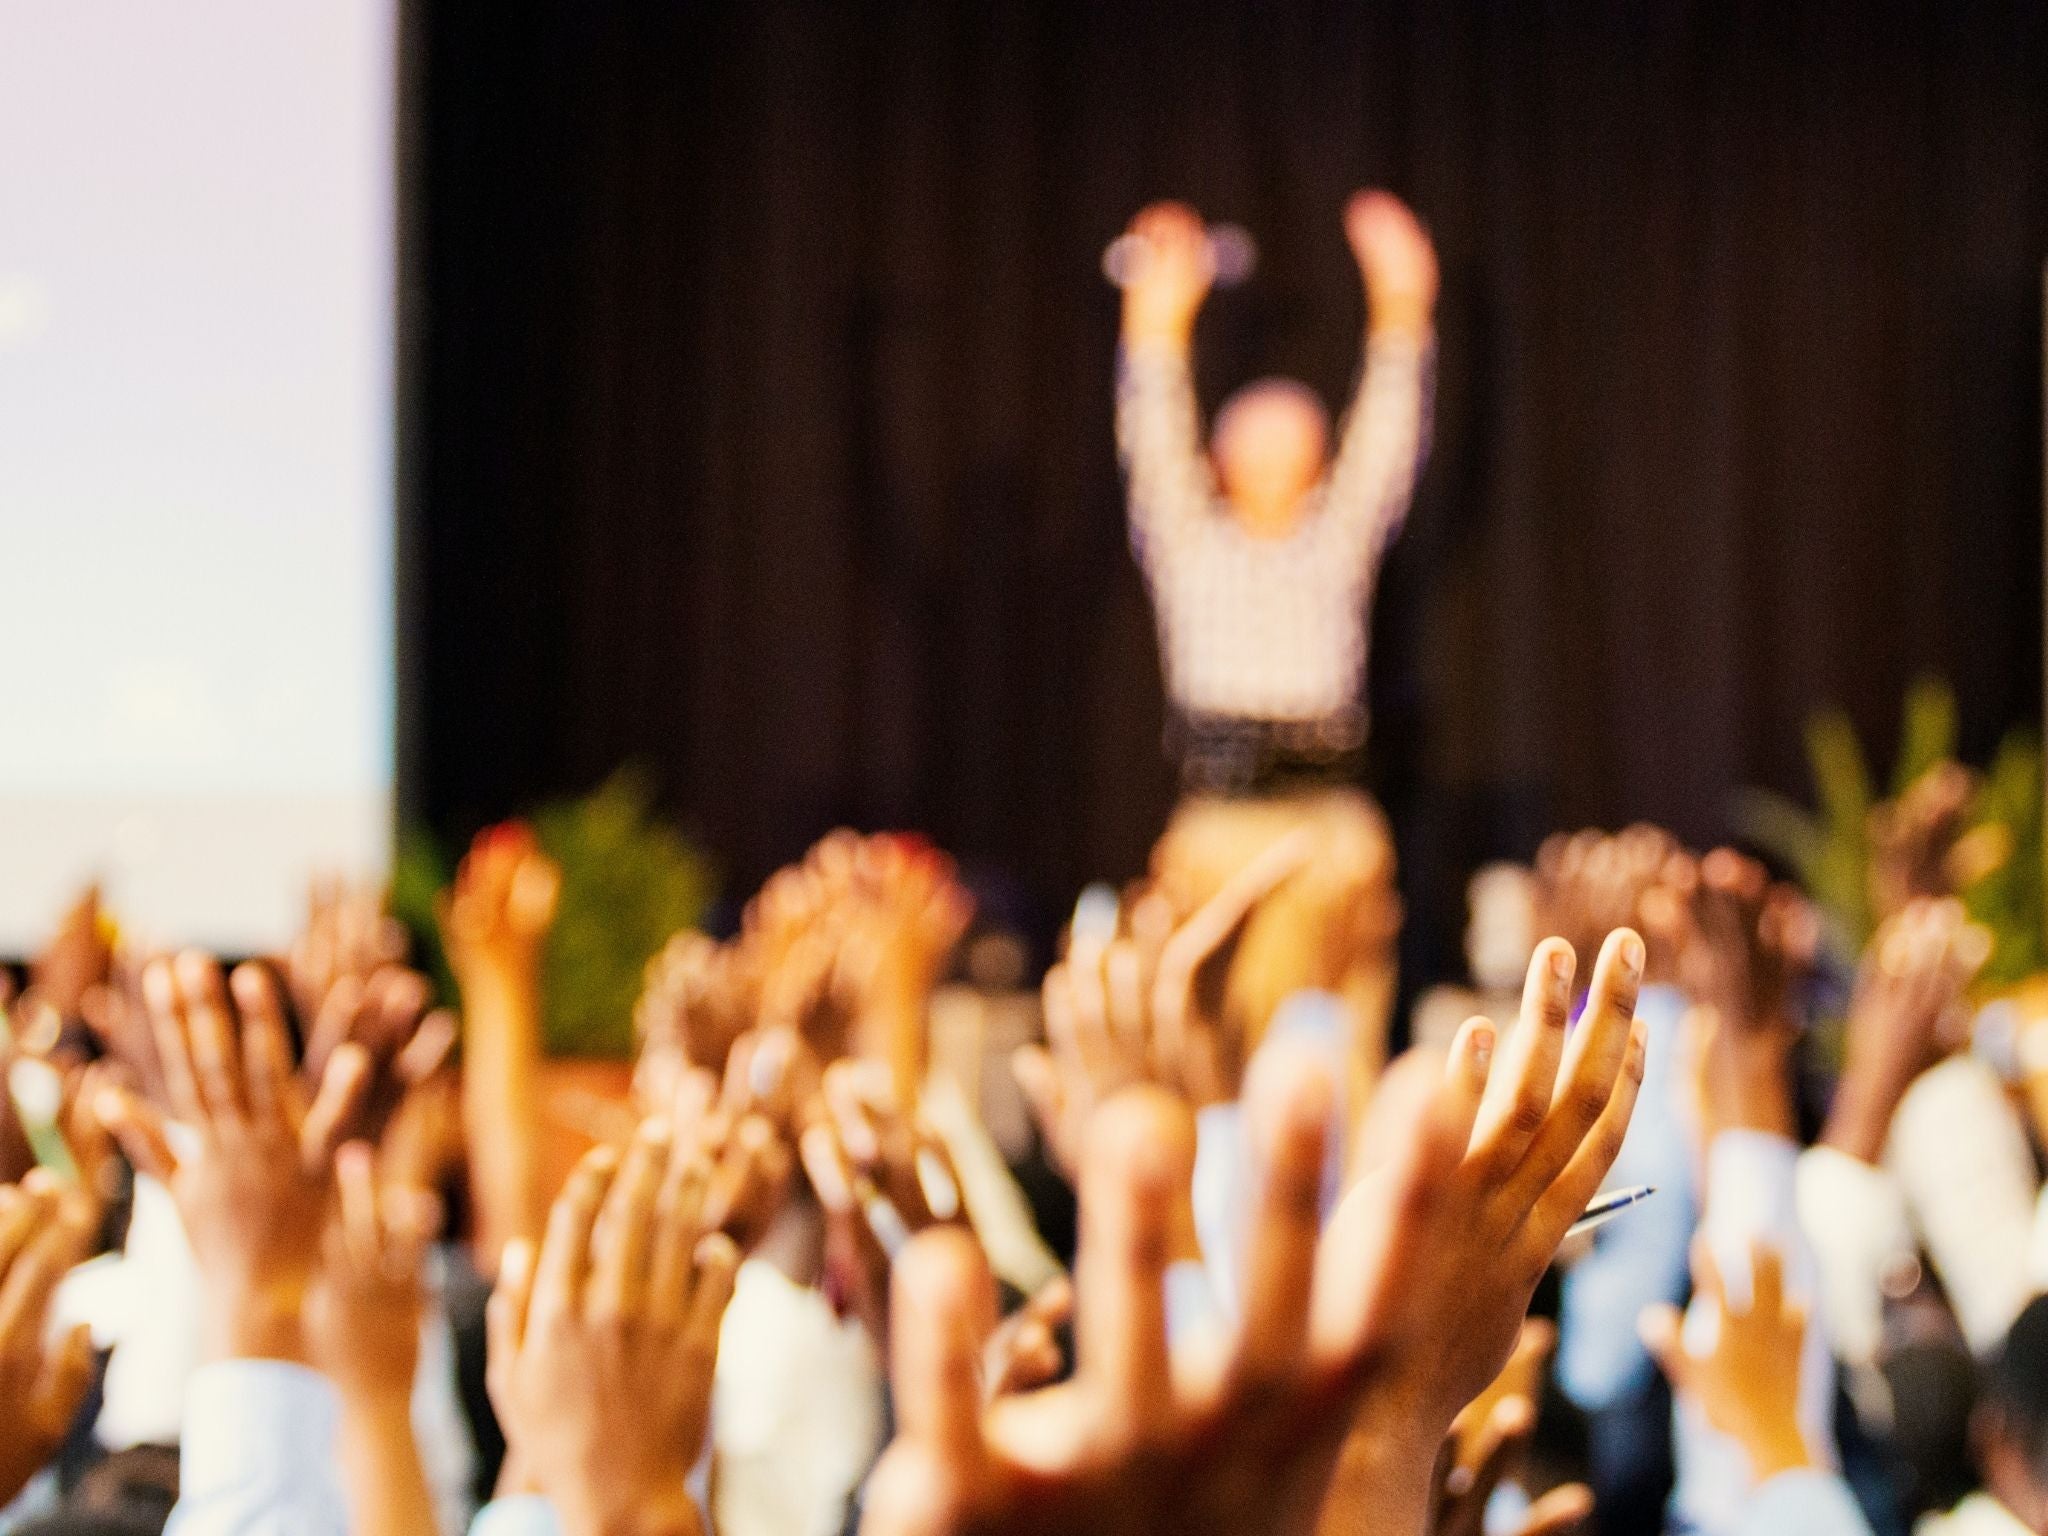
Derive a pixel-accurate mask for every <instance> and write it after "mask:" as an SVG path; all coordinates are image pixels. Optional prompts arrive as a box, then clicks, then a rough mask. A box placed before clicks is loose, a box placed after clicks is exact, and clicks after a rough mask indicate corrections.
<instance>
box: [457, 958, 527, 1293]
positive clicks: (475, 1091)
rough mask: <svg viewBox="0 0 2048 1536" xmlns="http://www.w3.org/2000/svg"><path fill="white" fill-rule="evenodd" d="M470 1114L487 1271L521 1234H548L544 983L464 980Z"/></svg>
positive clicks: (521, 978) (518, 977) (504, 977)
mask: <svg viewBox="0 0 2048 1536" xmlns="http://www.w3.org/2000/svg"><path fill="white" fill-rule="evenodd" d="M462 997H463V1008H464V1011H465V1014H466V1019H465V1027H464V1030H463V1068H462V1119H463V1130H464V1134H465V1136H466V1138H467V1140H468V1143H469V1149H470V1161H471V1180H472V1183H473V1185H474V1187H475V1193H476V1201H477V1248H478V1256H479V1260H480V1262H481V1263H482V1264H483V1267H484V1268H485V1269H486V1270H487V1271H491V1272H494V1271H495V1270H496V1268H497V1262H498V1255H499V1254H500V1253H501V1252H502V1251H503V1250H504V1246H505V1244H506V1243H508V1242H510V1241H512V1240H513V1239H514V1238H526V1239H528V1240H535V1239H537V1238H538V1237H539V1235H540V1227H541V1218H542V1213H543V1211H544V1209H545V1206H546V1192H545V1191H543V1190H542V1189H541V1188H540V1162H539V1159H540V1147H539V1142H540V984H539V981H538V978H536V977H533V976H531V975H525V974H515V973H509V972H508V973H503V974H500V973H495V972H492V971H488V970H486V971H482V972H479V973H477V974H473V975H469V976H465V977H463V978H462Z"/></svg>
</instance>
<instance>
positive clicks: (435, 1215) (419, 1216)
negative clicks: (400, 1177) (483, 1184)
mask: <svg viewBox="0 0 2048 1536" xmlns="http://www.w3.org/2000/svg"><path fill="white" fill-rule="evenodd" d="M378 1204H379V1206H380V1207H381V1216H382V1227H383V1240H384V1252H383V1262H384V1271H383V1272H384V1278H385V1279H387V1280H405V1279H411V1278H413V1277H415V1276H417V1275H418V1274H419V1272H420V1265H421V1263H422V1262H423V1261H424V1260H425V1258H426V1252H427V1245H428V1244H430V1243H432V1242H433V1240H434V1239H435V1238H436V1237H438V1236H439V1235H440V1232H441V1226H442V1223H443V1222H444V1221H445V1220H446V1219H447V1215H448V1212H447V1207H446V1206H445V1205H444V1204H443V1203H442V1200H441V1197H440V1196H439V1195H437V1194H435V1193H434V1191H432V1190H431V1189H418V1188H411V1187H407V1186H399V1187H397V1188H394V1189H387V1190H386V1191H384V1193H383V1195H382V1197H381V1198H380V1199H379V1201H378Z"/></svg>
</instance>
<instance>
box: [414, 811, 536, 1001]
mask: <svg viewBox="0 0 2048 1536" xmlns="http://www.w3.org/2000/svg"><path fill="white" fill-rule="evenodd" d="M561 893H562V871H561V868H560V866H559V865H557V864H556V863H555V861H554V860H553V859H551V858H549V857H548V856H547V854H546V853H545V852H543V851H542V849H541V846H540V840H539V839H538V838H536V837H535V836H534V834H533V829H532V828H531V827H528V826H527V825H526V824H525V823H523V822H517V821H507V822H502V823H500V824H499V825H497V826H495V827H486V828H485V829H484V830H483V831H481V832H479V833H478V834H477V835H476V839H475V841H474V842H472V843H471V844H470V848H469V852H468V853H467V854H466V855H464V857H463V860H462V863H461V864H460V865H459V866H458V867H457V869H456V872H455V883H454V884H453V885H452V886H450V887H449V888H448V889H447V890H446V891H444V892H443V893H442V895H441V900H440V902H439V905H438V908H437V912H436V916H437V917H438V919H439V921H440V927H441V940H442V943H443V944H444V945H445V946H446V948H447V951H448V963H449V965H450V966H451V967H452V968H453V970H454V972H455V976H456V979H457V980H458V981H459V982H461V983H462V987H463V991H464V993H465V998H466V995H467V993H468V991H469V989H470V987H471V986H473V985H491V984H494V983H502V982H504V981H507V980H511V981H521V980H530V979H531V978H533V977H534V976H536V975H537V974H538V972H539V969H540V961H541V950H542V947H543V946H544V945H545V944H546V942H547V936H548V932H549V930H550V929H551V928H553V926H554V922H555V904H556V902H557V901H558V900H559V899H560V897H561Z"/></svg>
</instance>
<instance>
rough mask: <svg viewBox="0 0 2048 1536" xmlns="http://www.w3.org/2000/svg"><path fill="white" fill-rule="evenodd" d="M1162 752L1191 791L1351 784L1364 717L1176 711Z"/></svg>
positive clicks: (1361, 753) (1285, 790)
mask: <svg viewBox="0 0 2048 1536" xmlns="http://www.w3.org/2000/svg"><path fill="white" fill-rule="evenodd" d="M1166 749H1167V752H1168V753H1169V754H1170V755H1171V756H1173V757H1175V758H1177V759H1178V760H1179V762H1180V782H1181V788H1182V789H1183V790H1186V791H1187V792H1189V793H1190V794H1205V795H1244V796H1254V797H1259V798H1264V797H1267V796H1273V795H1285V794H1292V793H1294V792H1295V791H1297V790H1303V789H1327V788H1329V787H1331V786H1332V785H1340V784H1351V783H1355V782H1356V780H1357V777H1358V771H1359V769H1360V767H1361V766H1362V765H1363V763H1364V759H1365V721H1364V719H1363V718H1362V717H1361V716H1360V715H1359V714H1357V713H1356V712H1352V713H1348V714H1343V715H1333V716H1327V717H1325V718H1323V719H1319V720H1257V719H1253V718H1251V717H1249V716H1245V715H1210V714H1197V713H1194V712H1191V711H1187V710H1180V711H1176V712H1174V713H1173V714H1171V715H1170V716H1169V717H1168V719H1167V726H1166Z"/></svg>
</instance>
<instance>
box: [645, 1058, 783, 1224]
mask: <svg viewBox="0 0 2048 1536" xmlns="http://www.w3.org/2000/svg"><path fill="white" fill-rule="evenodd" d="M800 1055H801V1045H800V1043H799V1042H797V1041H796V1040H794V1039H793V1038H792V1037H790V1036H787V1035H779V1036H774V1037H769V1038H763V1037H761V1036H760V1035H759V1034H758V1033H757V1032H752V1031H750V1032H748V1033H746V1034H743V1035H741V1036H740V1037H739V1039H738V1040H736V1041H735V1042H734V1045H733V1050H732V1052H731V1054H730V1056H729V1057H728V1058H727V1061H726V1073H725V1081H724V1083H723V1085H721V1084H720V1083H719V1081H718V1080H717V1079H716V1078H714V1077H713V1076H712V1075H711V1074H710V1073H709V1072H707V1071H705V1070H703V1069H702V1068H698V1067H692V1068H690V1069H689V1070H688V1071H687V1072H685V1073H684V1074H683V1075H682V1076H681V1077H680V1078H679V1079H678V1080H677V1082H676V1084H675V1090H674V1092H673V1094H672V1095H671V1097H670V1098H669V1099H668V1101H667V1102H666V1103H662V1104H649V1103H647V1102H646V1101H644V1100H643V1101H642V1108H643V1109H644V1110H645V1111H646V1113H647V1114H649V1115H650V1116H660V1117H665V1118H666V1119H667V1120H668V1123H669V1131H670V1139H671V1141H672V1143H673V1145H674V1147H675V1156H676V1157H678V1158H681V1159H683V1160H685V1161H688V1162H694V1163H696V1164H699V1165H700V1166H701V1169H702V1172H703V1178H704V1194H703V1207H702V1218H703V1222H704V1229H705V1231H707V1232H723V1233H724V1234H725V1235H726V1236H727V1237H729V1238H731V1239H732V1240H733V1242H734V1243H735V1244H736V1245H738V1247H739V1250H740V1252H741V1253H749V1252H751V1251H752V1250H753V1249H754V1247H755V1246H756V1245H757V1244H758V1243H760V1242H761V1240H762V1239H763V1238H765V1237H766V1236H767V1235H768V1231H769V1228H770V1227H771V1226H772V1225H773V1224H774V1222H775V1219H776V1217H777V1216H779V1215H780V1214H781V1213H782V1209H783V1206H784V1204H785V1203H786V1201H787V1199H788V1196H789V1190H790V1185H791V1182H792V1179H793V1177H794V1175H795V1172H796V1161H797V1159H796V1151H795V1147H794V1142H795V1138H796V1129H795V1127H796V1124H797V1121H798V1119H799V1117H800V1115H805V1114H816V1113H819V1112H820V1111H818V1110H817V1109H816V1107H815V1105H814V1104H813V1102H812V1101H813V1099H814V1098H815V1094H814V1092H813V1091H812V1090H811V1088H810V1087H809V1086H808V1082H809V1074H810V1073H811V1072H813V1071H814V1070H815V1069H814V1067H813V1066H812V1065H811V1064H810V1063H808V1062H806V1063H804V1065H803V1066H802V1067H801V1068H799V1067H795V1066H792V1065H791V1064H790V1063H791V1062H792V1061H793V1060H795V1059H796V1058H798V1057H800ZM799 1083H804V1084H806V1086H803V1087H801V1088H800V1087H799V1086H798V1084H799Z"/></svg>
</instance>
